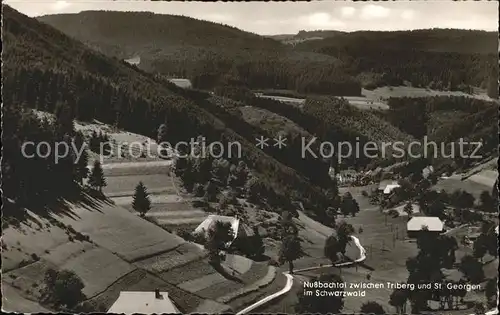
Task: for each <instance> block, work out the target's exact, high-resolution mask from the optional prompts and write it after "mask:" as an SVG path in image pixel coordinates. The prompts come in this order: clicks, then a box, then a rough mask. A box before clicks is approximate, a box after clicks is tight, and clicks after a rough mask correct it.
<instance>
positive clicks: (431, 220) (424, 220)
mask: <svg viewBox="0 0 500 315" xmlns="http://www.w3.org/2000/svg"><path fill="white" fill-rule="evenodd" d="M406 231H407V233H408V237H410V238H414V237H416V236H417V235H419V233H422V232H424V233H435V234H440V233H442V232H443V231H444V224H443V221H441V219H439V218H438V217H413V218H411V219H410V220H409V221H408V223H407V224H406Z"/></svg>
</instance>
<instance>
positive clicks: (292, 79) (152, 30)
mask: <svg viewBox="0 0 500 315" xmlns="http://www.w3.org/2000/svg"><path fill="white" fill-rule="evenodd" d="M38 19H39V20H40V21H42V22H45V23H48V24H50V25H52V26H54V27H56V28H57V29H59V30H61V31H63V32H65V33H66V34H68V35H70V36H72V37H74V38H76V39H78V40H80V41H82V42H84V43H86V44H87V45H89V46H90V47H92V48H95V49H97V50H99V51H101V52H103V53H105V54H107V55H110V56H115V57H117V58H120V59H124V58H130V57H131V56H140V57H141V64H140V65H139V66H140V67H141V68H142V69H144V70H147V71H150V72H157V73H160V74H163V75H166V76H171V77H172V76H174V77H175V76H176V77H186V78H189V79H191V80H192V82H193V84H194V86H195V87H198V88H212V87H214V86H215V85H220V84H224V82H225V81H226V80H227V77H230V78H231V79H237V80H240V81H242V82H243V83H245V84H246V85H247V86H248V87H250V88H255V89H257V88H283V89H290V90H297V91H300V92H308V93H319V94H321V93H323V94H333V95H359V94H360V93H361V89H360V85H359V84H358V82H357V81H355V80H354V79H353V78H352V77H350V76H348V75H346V74H345V73H344V71H343V70H342V68H343V66H342V63H341V62H339V61H338V60H337V59H336V58H335V57H332V56H327V55H323V54H317V53H314V52H302V51H295V50H293V49H291V47H289V46H287V45H284V44H281V43H279V42H277V41H275V40H272V39H269V38H265V37H262V36H259V35H256V34H251V33H248V32H244V31H241V30H238V29H236V28H233V27H229V26H227V25H221V24H216V23H211V22H207V21H200V20H196V19H193V18H189V17H183V16H172V15H161V14H153V13H146V12H101V11H99V12H97V11H85V12H81V13H78V14H62V15H49V16H43V17H40V18H38ZM82 25H85V27H82Z"/></svg>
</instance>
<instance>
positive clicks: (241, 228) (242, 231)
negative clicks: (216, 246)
mask: <svg viewBox="0 0 500 315" xmlns="http://www.w3.org/2000/svg"><path fill="white" fill-rule="evenodd" d="M217 221H219V222H224V223H229V224H230V225H231V229H232V230H233V233H234V239H233V240H232V241H231V242H230V243H229V244H227V245H228V246H230V245H231V244H232V243H233V242H234V241H235V240H236V239H237V238H244V237H248V236H252V235H253V234H254V233H253V231H252V230H251V229H250V228H248V227H247V226H246V225H244V224H243V222H241V220H240V219H238V218H236V217H230V216H223V215H215V214H211V215H209V216H208V217H207V218H206V219H205V220H203V222H201V223H200V225H198V227H196V229H195V230H194V232H193V234H203V235H204V236H206V234H207V232H208V230H209V229H210V227H211V225H212V224H214V223H215V222H217Z"/></svg>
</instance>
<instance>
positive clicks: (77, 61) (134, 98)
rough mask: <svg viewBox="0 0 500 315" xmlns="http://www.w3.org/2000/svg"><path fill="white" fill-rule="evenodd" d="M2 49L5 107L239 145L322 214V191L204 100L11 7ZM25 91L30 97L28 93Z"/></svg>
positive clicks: (258, 169)
mask: <svg viewBox="0 0 500 315" xmlns="http://www.w3.org/2000/svg"><path fill="white" fill-rule="evenodd" d="M4 42H5V49H4V61H5V63H4V76H5V78H4V92H6V93H4V102H5V104H16V102H17V104H19V103H25V104H26V105H28V106H30V107H35V108H37V109H39V110H45V111H49V112H51V111H54V109H55V107H56V103H58V104H64V106H67V107H69V108H71V110H72V111H73V113H74V114H75V116H76V117H77V118H78V119H80V120H88V119H92V118H95V119H98V120H100V121H102V122H105V123H110V124H117V125H118V126H119V127H121V128H123V129H126V130H129V131H131V132H136V133H139V134H143V135H146V136H149V137H151V138H155V137H156V131H157V130H156V129H157V126H159V125H160V124H162V123H164V122H165V121H166V122H167V124H168V126H169V139H168V140H169V141H170V142H171V143H176V142H178V141H186V140H187V141H188V142H189V139H190V138H196V137H197V136H198V135H200V134H202V135H203V136H204V137H205V138H206V139H207V142H210V141H211V140H220V139H223V141H224V142H225V143H226V142H230V141H238V142H240V143H241V145H242V156H241V159H243V160H244V161H246V162H247V164H248V165H249V167H251V168H252V169H253V170H254V171H255V174H256V175H257V176H258V177H259V179H260V180H261V181H262V183H263V184H264V185H265V186H266V187H269V189H271V190H272V191H273V192H276V193H277V194H278V195H281V196H283V197H285V196H287V198H286V199H287V200H289V201H290V200H293V199H300V200H302V201H303V202H304V204H305V205H307V207H308V208H309V209H318V211H319V210H320V209H322V208H323V206H324V203H325V202H326V199H325V196H324V195H323V192H322V190H321V189H319V188H317V187H315V186H314V185H311V183H310V182H309V181H308V180H307V179H305V178H304V177H303V176H301V175H300V174H298V173H297V172H296V171H295V170H294V169H292V168H290V167H286V166H284V165H283V164H281V163H279V162H278V161H277V160H275V159H274V158H272V157H270V156H269V155H267V154H265V153H264V152H262V151H261V150H258V149H257V148H256V147H255V145H254V141H255V139H254V138H253V136H254V134H245V135H240V134H238V133H237V132H235V130H234V129H231V127H230V125H229V124H230V123H231V121H232V120H231V114H229V113H221V115H222V114H224V117H225V118H224V120H221V119H220V118H218V117H216V116H214V115H213V114H211V113H209V112H208V111H207V110H206V109H205V108H203V98H204V96H203V97H201V98H200V97H199V96H197V95H196V93H195V94H194V95H187V94H186V92H185V91H182V90H181V89H176V87H175V86H173V85H172V84H168V83H165V82H163V81H161V80H158V79H156V78H154V77H153V76H152V75H149V74H147V73H145V72H142V71H140V70H137V69H136V68H134V67H132V66H129V65H127V64H126V63H124V62H121V61H118V60H113V59H109V58H107V57H105V56H104V55H101V54H99V53H96V52H94V51H91V50H89V49H87V48H86V47H85V46H84V45H83V44H81V43H79V42H76V41H74V40H71V39H70V38H68V37H66V36H65V35H63V34H62V33H60V32H58V31H56V30H54V29H53V28H51V27H49V26H48V25H45V24H41V23H39V22H37V21H36V20H34V19H30V18H28V17H26V16H24V15H21V14H19V13H17V12H16V11H14V10H12V9H10V8H9V7H7V6H4ZM27 90H28V91H32V92H31V93H24V92H25V91H27ZM182 93H184V94H182ZM198 103H200V104H198ZM17 104H16V105H17ZM218 115H219V114H218ZM219 116H220V115H219ZM233 159H234V157H233ZM235 162H236V161H233V163H235Z"/></svg>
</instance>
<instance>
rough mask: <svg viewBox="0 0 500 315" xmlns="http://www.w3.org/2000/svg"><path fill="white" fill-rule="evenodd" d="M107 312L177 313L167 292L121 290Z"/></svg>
mask: <svg viewBox="0 0 500 315" xmlns="http://www.w3.org/2000/svg"><path fill="white" fill-rule="evenodd" d="M107 313H113V314H179V313H181V312H179V310H178V309H177V307H175V305H174V303H173V302H172V301H171V300H170V299H169V297H168V292H160V290H159V289H156V290H155V291H154V292H151V291H122V292H120V295H119V296H118V299H116V301H115V303H113V305H111V307H110V309H109V310H108V312H107Z"/></svg>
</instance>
